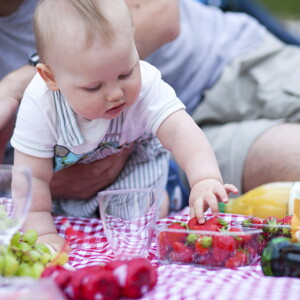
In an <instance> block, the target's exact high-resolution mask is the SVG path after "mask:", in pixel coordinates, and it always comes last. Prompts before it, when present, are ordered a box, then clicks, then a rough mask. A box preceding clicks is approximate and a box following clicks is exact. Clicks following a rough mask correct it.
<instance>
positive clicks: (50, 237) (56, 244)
mask: <svg viewBox="0 0 300 300" xmlns="http://www.w3.org/2000/svg"><path fill="white" fill-rule="evenodd" d="M37 242H38V243H43V244H46V245H47V246H48V247H49V248H50V249H51V248H53V249H54V250H55V252H59V251H60V250H62V249H63V250H64V251H67V252H69V251H70V250H71V248H70V247H69V246H66V247H65V243H66V241H65V239H64V238H62V237H61V236H60V235H58V234H57V233H49V234H44V235H41V236H39V237H38V240H37Z"/></svg>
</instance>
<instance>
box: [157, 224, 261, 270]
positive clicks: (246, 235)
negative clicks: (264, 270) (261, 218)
mask: <svg viewBox="0 0 300 300" xmlns="http://www.w3.org/2000/svg"><path fill="white" fill-rule="evenodd" d="M261 234H262V230H260V229H251V228H246V229H243V228H242V227H241V226H239V227H235V226H231V227H230V226H228V227H227V228H226V229H221V230H218V231H210V230H205V231H202V230H191V229H189V228H187V229H173V228H169V226H168V225H157V226H156V247H157V257H158V261H159V263H161V264H173V263H175V264H191V265H196V266H199V267H204V268H209V269H219V268H237V267H241V266H247V265H253V264H255V263H257V262H258V261H259V258H260V253H261V249H260V246H259V240H260V236H261Z"/></svg>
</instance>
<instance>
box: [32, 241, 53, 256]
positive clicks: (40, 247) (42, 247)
mask: <svg viewBox="0 0 300 300" xmlns="http://www.w3.org/2000/svg"><path fill="white" fill-rule="evenodd" d="M33 247H34V249H36V250H38V251H40V252H42V253H47V254H51V251H50V249H49V248H48V247H47V246H46V245H44V244H41V243H37V244H35V245H34V246H33Z"/></svg>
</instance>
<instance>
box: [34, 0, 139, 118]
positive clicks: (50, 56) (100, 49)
mask: <svg viewBox="0 0 300 300" xmlns="http://www.w3.org/2000/svg"><path fill="white" fill-rule="evenodd" d="M34 32H35V37H36V46H37V51H38V54H39V56H40V59H41V62H42V64H39V65H38V66H37V69H38V72H39V73H40V75H41V77H42V78H43V79H44V81H45V82H46V84H47V86H48V88H49V89H51V90H61V91H62V93H63V94H64V96H65V97H66V99H67V101H68V102H69V104H70V105H71V107H72V108H73V110H74V111H76V112H77V113H78V114H81V115H82V116H84V117H86V118H89V119H94V118H98V117H107V116H102V115H101V114H100V113H98V114H97V113H94V114H93V113H91V111H94V112H95V110H96V109H97V105H96V104H97V103H99V102H104V101H107V100H106V99H104V97H108V98H109V99H110V98H116V100H117V102H120V103H121V102H127V100H126V99H125V100H122V101H121V100H118V99H117V98H118V97H119V96H116V95H114V94H121V92H120V91H121V90H122V93H124V91H123V90H126V91H127V94H130V93H131V94H132V95H131V97H133V96H135V98H136V97H137V95H136V94H137V93H138V90H139V88H140V78H139V76H140V69H139V59H138V53H137V50H136V46H135V42H134V28H133V23H132V19H131V16H130V13H129V11H128V8H127V5H126V4H125V2H124V0H40V1H39V4H38V6H37V8H36V11H35V15H34ZM132 71H136V72H134V75H136V76H135V77H134V80H135V82H134V84H133V82H132V76H131V75H130V76H127V75H128V74H129V73H130V72H131V73H132ZM131 73H130V74H131ZM138 75H139V76H138ZM127 77H128V78H129V77H130V78H129V79H130V80H131V82H130V89H128V88H127V87H128V84H127V86H126V84H125V87H122V86H121V85H120V84H119V83H121V84H122V85H124V84H123V83H127V82H128V80H127ZM120 78H121V79H122V80H121V81H120V80H119V79H120ZM125 79H126V81H125ZM117 82H118V84H116V83H117ZM113 85H114V86H115V87H116V86H117V85H118V86H117V89H115V88H114V89H112V86H113ZM118 89H119V90H120V91H118ZM97 91H99V93H96V92H97ZM100 92H101V93H100ZM96 94H97V95H96ZM100 94H101V95H100ZM79 95H80V96H79ZM107 95H108V96H107ZM79 97H81V101H80V100H79ZM97 97H98V99H97ZM124 97H125V96H124ZM124 97H123V98H124ZM77 98H78V99H77ZM135 98H134V100H135ZM82 99H91V101H90V102H88V101H85V102H87V103H83V101H82ZM93 99H94V100H93ZM96 102H97V103H96ZM92 105H93V106H92ZM129 105H130V103H129ZM98 106H99V105H98ZM108 107H109V106H108ZM113 107H115V104H114V105H113ZM106 108H107V106H106V107H98V109H99V110H101V109H102V110H106ZM99 110H98V111H99ZM107 118H109V117H107Z"/></svg>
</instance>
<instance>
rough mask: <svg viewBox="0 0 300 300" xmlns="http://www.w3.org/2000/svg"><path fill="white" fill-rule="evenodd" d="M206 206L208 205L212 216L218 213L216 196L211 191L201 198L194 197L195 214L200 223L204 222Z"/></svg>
mask: <svg viewBox="0 0 300 300" xmlns="http://www.w3.org/2000/svg"><path fill="white" fill-rule="evenodd" d="M207 206H209V207H210V209H211V212H212V214H213V215H214V216H217V215H218V214H219V209H218V202H217V198H216V196H215V195H214V194H213V193H206V194H205V196H204V198H203V199H202V198H201V199H200V198H199V199H196V201H195V203H194V209H195V215H196V218H197V220H198V222H199V223H200V224H203V223H204V222H205V217H204V208H205V207H206V208H207Z"/></svg>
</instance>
